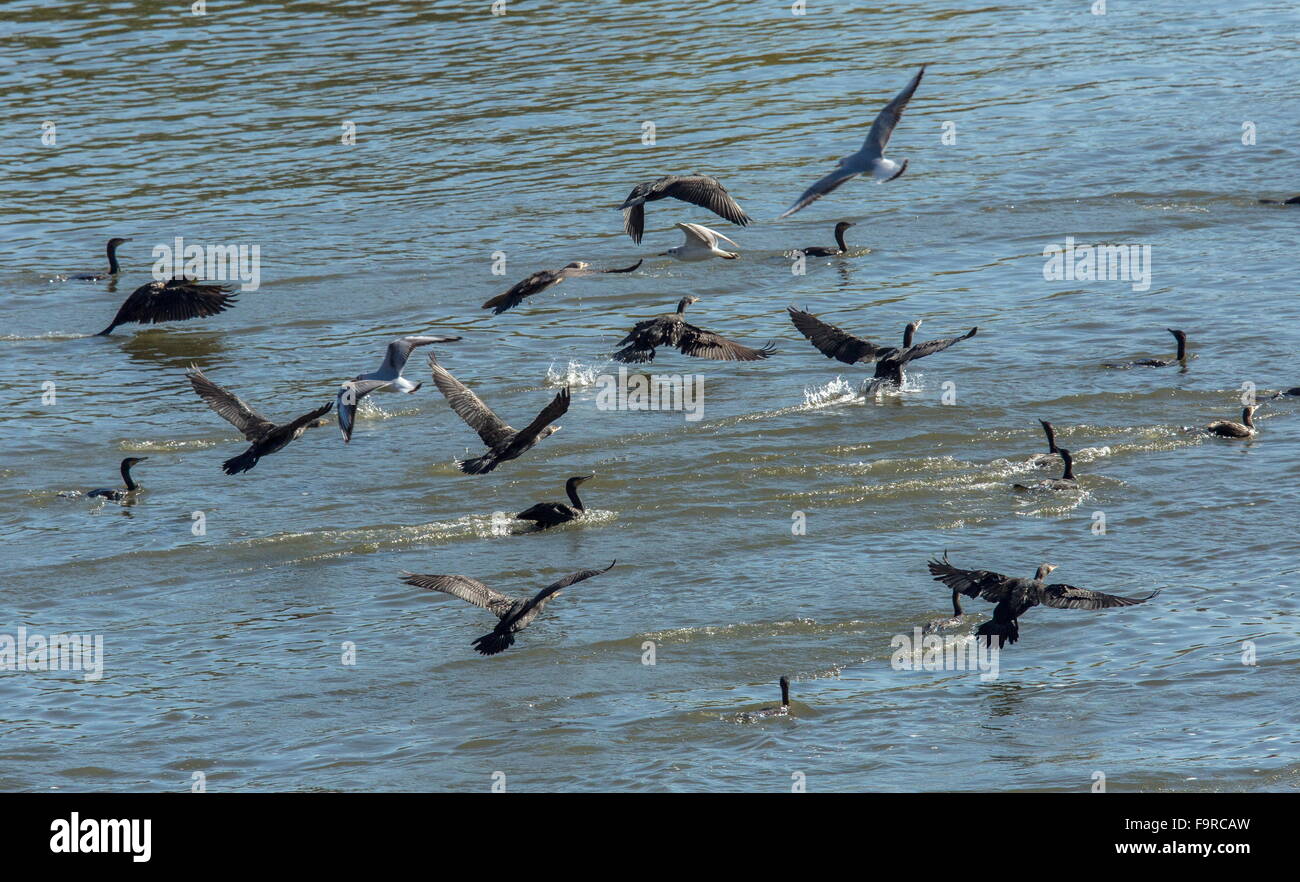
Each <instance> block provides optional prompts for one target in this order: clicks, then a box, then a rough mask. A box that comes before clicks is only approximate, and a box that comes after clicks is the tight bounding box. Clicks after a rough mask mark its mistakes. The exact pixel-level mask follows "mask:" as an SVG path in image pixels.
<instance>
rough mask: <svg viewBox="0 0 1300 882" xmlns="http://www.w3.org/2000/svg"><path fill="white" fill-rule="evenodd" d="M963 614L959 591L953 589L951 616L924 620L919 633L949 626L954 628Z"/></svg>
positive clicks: (944, 629)
mask: <svg viewBox="0 0 1300 882" xmlns="http://www.w3.org/2000/svg"><path fill="white" fill-rule="evenodd" d="M964 615H965V613H964V612H963V611H962V608H961V592H960V591H957V590H956V589H954V590H953V592H952V617H951V618H946V619H944V618H939V619H930V621H928V622H926V623H925V626H924V627H923V628H921V633H922V634H934V633H936V632H939V631H946V630H948V629H949V628H956V627H958V626H960V625H961V623H962V616H964Z"/></svg>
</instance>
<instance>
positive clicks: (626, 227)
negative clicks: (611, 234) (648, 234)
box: [623, 190, 645, 243]
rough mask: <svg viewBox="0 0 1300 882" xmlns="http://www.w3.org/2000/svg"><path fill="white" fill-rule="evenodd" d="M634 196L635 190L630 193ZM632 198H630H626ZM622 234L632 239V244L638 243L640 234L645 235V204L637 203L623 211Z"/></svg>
mask: <svg viewBox="0 0 1300 882" xmlns="http://www.w3.org/2000/svg"><path fill="white" fill-rule="evenodd" d="M632 192H633V193H634V194H635V193H636V190H633V191H632ZM628 198H629V199H630V198H632V197H631V196H629V197H628ZM623 232H625V233H627V234H628V235H629V236H631V237H632V241H633V242H637V243H639V242H640V241H641V236H642V234H644V233H645V203H644V202H638V203H637V204H636V205H633V206H632V207H631V208H625V209H623Z"/></svg>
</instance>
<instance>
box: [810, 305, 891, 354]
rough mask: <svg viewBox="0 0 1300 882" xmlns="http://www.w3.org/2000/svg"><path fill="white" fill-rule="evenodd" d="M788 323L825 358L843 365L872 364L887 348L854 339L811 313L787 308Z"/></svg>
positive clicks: (860, 339) (858, 338) (859, 338)
mask: <svg viewBox="0 0 1300 882" xmlns="http://www.w3.org/2000/svg"><path fill="white" fill-rule="evenodd" d="M786 311H788V312H789V313H790V321H792V322H794V326H795V327H796V328H798V329H799V333H801V334H803V335H804V336H805V337H807V338H808V339H809V340H810V341H811V342H812V345H814V346H816V347H817V348H818V349H819V350H821V353H822V354H823V355H825V356H826V357H827V358H833V359H835V360H837V361H842V362H844V363H845V364H857V363H858V362H860V361H865V362H873V361H875V360H876V359H877V358H879V357H880V356H881V354H882V353H884V352H885V351H887V350H888V349H889V347H887V346H877V345H876V344H874V343H871V342H869V341H867V340H863V339H862V338H861V337H855V336H853V335H852V334H849V333H847V332H845V331H841V330H840V329H839V328H837V327H835V326H834V325H830V324H827V323H826V322H824V321H822V320H821V319H819V318H817V316H815V315H813V314H812V313H811V312H804V311H803V310H799V309H795V308H794V307H793V306H787V307H786Z"/></svg>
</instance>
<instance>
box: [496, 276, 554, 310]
mask: <svg viewBox="0 0 1300 882" xmlns="http://www.w3.org/2000/svg"><path fill="white" fill-rule="evenodd" d="M564 275H565V273H564V270H538V271H537V272H535V273H533V274H532V275H531V276H529V277H528V278H526V279H524V280H523V281H522V282H518V283H516V284H515V285H513V286H511V288H510V290H509V291H506V292H505V293H504V294H498V295H497V296H495V297H493V298H492V299H491V300H488V301H487V302H485V303H484V304H483V306H482V308H483V309H490V310H492V312H493V314H494V315H500V314H501V313H503V312H505V311H506V310H507V309H510V308H511V307H514V306H518V305H519V304H520V303H522V302H523V301H524V299H525V298H527V297H532V296H533V295H534V294H536V293H538V292H539V291H545V290H546V289H547V288H549V287H550V286H551V285H554V284H555V283H556V282H558V281H560V280H561V279H563V278H564Z"/></svg>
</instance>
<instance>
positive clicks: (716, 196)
mask: <svg viewBox="0 0 1300 882" xmlns="http://www.w3.org/2000/svg"><path fill="white" fill-rule="evenodd" d="M663 192H664V194H665V195H667V196H671V197H673V198H674V199H680V200H682V201H683V202H689V203H691V204H692V205H698V206H700V207H701V208H707V209H708V210H709V211H711V212H713V213H714V214H716V215H718V217H723V218H726V219H727V220H729V221H731V222H732V223H733V224H738V225H740V226H742V227H744V226H748V225H749V224H750V223H752V222H753V218H751V217H750V216H749V215H747V214H745V210H744V209H743V208H741V207H740V205H739V203H737V202H736V200H735V199H733V198H732V196H731V194H730V193H728V192H727V188H726V187H724V186H722V182H721V181H719V180H718V179H717V178H712V177H709V176H708V175H684V176H683V177H680V178H677V179H676V180H675V181H673V182H672V183H670V184H669V185H668V186H666V187H664V188H663ZM728 241H730V240H728Z"/></svg>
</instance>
